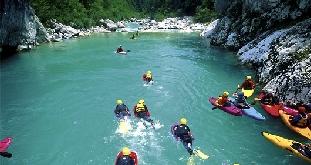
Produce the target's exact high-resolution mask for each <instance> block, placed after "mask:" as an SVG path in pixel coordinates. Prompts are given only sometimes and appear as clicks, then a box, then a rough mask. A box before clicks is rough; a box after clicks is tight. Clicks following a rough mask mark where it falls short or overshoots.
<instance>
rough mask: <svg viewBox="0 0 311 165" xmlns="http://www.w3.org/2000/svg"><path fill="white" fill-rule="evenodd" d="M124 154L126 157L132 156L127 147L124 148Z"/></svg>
mask: <svg viewBox="0 0 311 165" xmlns="http://www.w3.org/2000/svg"><path fill="white" fill-rule="evenodd" d="M122 154H123V155H125V156H128V155H130V154H131V150H130V149H129V148H127V147H123V148H122Z"/></svg>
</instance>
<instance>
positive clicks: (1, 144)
mask: <svg viewBox="0 0 311 165" xmlns="http://www.w3.org/2000/svg"><path fill="white" fill-rule="evenodd" d="M11 142H12V138H10V137H7V138H4V139H2V140H1V141H0V152H5V151H6V149H7V148H8V147H9V146H10V144H11Z"/></svg>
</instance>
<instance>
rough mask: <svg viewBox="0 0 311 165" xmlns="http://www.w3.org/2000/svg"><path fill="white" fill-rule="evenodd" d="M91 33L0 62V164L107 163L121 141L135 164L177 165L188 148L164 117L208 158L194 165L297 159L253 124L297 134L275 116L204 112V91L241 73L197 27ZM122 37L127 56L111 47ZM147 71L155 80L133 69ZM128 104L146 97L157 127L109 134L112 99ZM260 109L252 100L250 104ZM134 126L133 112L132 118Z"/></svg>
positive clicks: (220, 87) (230, 85) (214, 91)
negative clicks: (181, 125)
mask: <svg viewBox="0 0 311 165" xmlns="http://www.w3.org/2000/svg"><path fill="white" fill-rule="evenodd" d="M129 37H130V34H126V33H125V34H121V33H110V34H98V35H94V36H91V37H86V38H82V39H73V40H67V41H64V42H60V43H52V44H46V45H42V46H40V47H38V48H37V49H35V50H32V51H30V52H26V53H22V54H20V55H19V56H16V57H13V58H11V59H9V60H6V61H3V62H2V63H1V111H0V137H5V136H12V137H13V138H14V139H13V140H14V141H13V143H12V145H11V146H10V148H9V150H8V151H10V152H12V153H13V158H11V159H4V158H0V163H2V164H5V165H21V164H32V165H43V164H52V165H59V164H64V165H72V164H76V165H78V164H81V165H85V164H94V165H97V164H113V162H114V159H115V156H116V154H117V153H118V151H119V150H120V149H121V148H122V147H123V146H129V147H130V148H132V149H134V150H135V151H136V152H137V154H138V156H139V164H151V165H175V164H176V165H179V164H186V162H187V158H188V154H187V152H186V151H185V149H184V148H183V146H182V145H181V144H180V143H178V142H176V141H175V140H174V139H173V138H172V137H171V135H170V133H169V131H170V126H171V124H173V123H175V122H177V121H178V119H179V118H181V117H186V118H187V119H188V122H189V126H190V128H191V130H192V133H193V135H194V137H195V141H194V146H195V147H200V149H201V150H202V151H204V152H205V153H207V154H208V155H209V156H210V158H209V159H208V160H206V161H202V160H196V164H213V165H216V164H219V165H221V164H224V163H226V164H233V163H234V162H238V163H240V164H241V165H246V164H260V165H262V164H263V165H271V164H284V165H285V164H286V165H288V164H306V162H304V161H303V160H300V159H299V158H296V157H294V156H291V155H290V154H289V152H286V151H283V150H281V149H279V148H277V147H275V146H273V144H272V143H270V142H268V141H267V140H266V139H264V138H263V137H262V136H261V135H260V132H261V131H264V130H266V131H270V132H271V133H275V134H278V135H282V136H285V137H288V138H293V139H295V140H297V141H301V142H306V140H305V139H304V138H302V137H300V136H298V135H296V134H294V133H293V132H291V131H290V130H289V129H288V128H287V127H286V126H284V125H283V124H282V122H281V121H280V120H279V119H271V118H270V117H269V116H267V114H266V113H265V112H263V110H261V109H259V112H261V113H262V114H263V115H265V116H266V117H267V118H268V119H267V121H264V122H262V121H255V120H253V119H251V118H248V117H245V116H243V117H234V116H231V115H229V114H227V113H224V112H223V111H220V110H215V111H212V110H211V108H212V106H211V105H210V104H209V103H208V101H207V100H208V97H210V96H216V95H218V94H220V93H221V92H222V91H224V90H228V91H229V92H230V93H232V92H233V91H235V89H236V86H237V84H238V83H240V81H241V80H242V79H243V77H244V76H245V75H246V74H252V75H253V73H252V71H251V70H249V69H248V68H245V67H243V66H240V64H239V63H238V61H237V59H236V57H235V56H234V54H233V53H230V52H226V51H224V50H221V49H217V48H213V47H210V46H209V45H208V44H207V42H205V41H203V40H201V39H200V38H199V37H198V34H197V33H189V34H182V33H145V34H141V35H140V37H139V39H138V40H129V39H128V38H129ZM120 44H122V45H123V47H124V48H125V49H128V50H130V52H129V53H128V55H127V56H119V55H116V54H115V53H114V50H115V48H116V47H117V46H118V45H120ZM146 70H152V72H153V75H154V79H155V84H154V85H153V86H144V85H143V82H142V80H141V75H142V74H143V73H144V72H145V71H146ZM118 98H121V99H123V100H124V102H125V103H126V104H127V105H128V106H129V107H130V108H132V107H133V106H134V104H135V103H136V102H137V101H138V100H139V99H141V98H144V99H145V102H146V104H147V105H148V107H149V109H150V111H151V115H152V118H153V119H155V120H159V121H160V123H161V124H162V125H163V127H162V128H160V129H158V130H152V129H151V130H149V129H147V130H136V129H134V130H133V132H134V133H131V134H129V135H126V136H121V135H120V134H118V133H116V130H117V127H118V123H117V120H116V119H115V117H114V114H113V109H114V107H115V100H116V99H118ZM257 108H259V107H257ZM132 121H133V124H134V126H135V125H136V124H137V120H136V119H134V118H133V119H132Z"/></svg>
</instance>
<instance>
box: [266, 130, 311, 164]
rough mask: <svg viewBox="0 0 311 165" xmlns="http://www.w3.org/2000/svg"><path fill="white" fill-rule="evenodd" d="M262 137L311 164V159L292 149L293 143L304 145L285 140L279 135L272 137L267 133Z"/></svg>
mask: <svg viewBox="0 0 311 165" xmlns="http://www.w3.org/2000/svg"><path fill="white" fill-rule="evenodd" d="M262 135H263V136H264V137H265V138H266V139H268V140H269V141H271V142H272V143H273V144H275V145H277V146H279V147H280V148H282V149H284V150H287V151H290V152H291V153H293V154H294V155H296V156H298V157H300V158H302V159H304V160H306V161H308V162H310V163H311V159H310V158H308V157H306V156H304V155H302V154H301V153H300V152H298V151H297V150H296V149H294V148H293V147H292V145H293V143H297V144H300V145H302V144H301V143H299V142H296V141H294V140H289V139H285V138H283V137H281V136H277V135H272V134H270V133H267V132H262Z"/></svg>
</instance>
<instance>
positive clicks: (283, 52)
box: [211, 0, 311, 102]
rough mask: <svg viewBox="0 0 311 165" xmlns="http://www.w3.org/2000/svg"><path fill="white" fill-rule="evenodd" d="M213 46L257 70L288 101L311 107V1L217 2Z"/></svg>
mask: <svg viewBox="0 0 311 165" xmlns="http://www.w3.org/2000/svg"><path fill="white" fill-rule="evenodd" d="M215 7H216V10H217V11H218V13H220V14H221V18H220V19H219V21H218V23H217V25H216V27H215V29H214V32H213V34H212V35H211V44H212V45H218V46H222V47H225V48H228V49H231V50H234V51H237V50H238V53H237V55H238V56H239V58H240V60H241V61H242V62H243V63H249V64H251V65H252V66H254V68H255V69H256V70H257V76H258V80H259V81H260V82H262V83H264V84H266V85H265V87H264V89H271V90H273V91H274V92H275V93H276V94H277V95H278V96H280V97H281V98H282V99H283V100H284V101H289V100H291V101H293V102H299V101H303V102H311V63H310V57H311V18H310V17H311V0H296V1H294V0H231V1H230V0H216V2H215Z"/></svg>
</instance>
